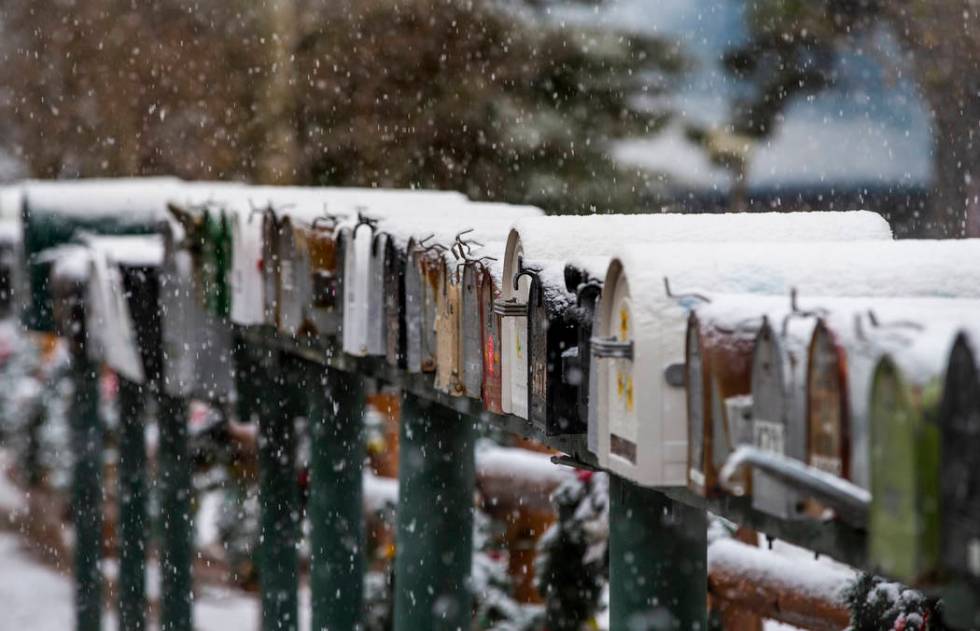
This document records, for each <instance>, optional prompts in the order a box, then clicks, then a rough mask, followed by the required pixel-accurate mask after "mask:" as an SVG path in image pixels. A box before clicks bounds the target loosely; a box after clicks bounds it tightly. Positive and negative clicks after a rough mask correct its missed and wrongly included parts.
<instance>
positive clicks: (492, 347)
mask: <svg viewBox="0 0 980 631" xmlns="http://www.w3.org/2000/svg"><path fill="white" fill-rule="evenodd" d="M497 294H498V292H497V289H496V287H495V286H494V282H493V276H491V275H490V272H489V271H484V272H483V273H482V274H481V275H480V316H481V320H482V326H481V331H482V336H483V339H482V344H483V390H482V394H483V407H485V408H486V409H487V410H488V411H490V412H493V413H494V414H502V413H503V407H502V406H501V402H500V396H501V390H502V385H501V382H500V379H501V370H500V326H501V324H500V316H498V315H497V314H496V313H494V311H493V303H494V301H495V300H496V299H497Z"/></svg>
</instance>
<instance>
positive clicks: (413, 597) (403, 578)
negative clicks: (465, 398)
mask: <svg viewBox="0 0 980 631" xmlns="http://www.w3.org/2000/svg"><path fill="white" fill-rule="evenodd" d="M401 414H402V418H401V432H400V438H399V464H398V485H399V493H398V532H397V551H396V557H395V631H414V630H416V629H445V630H456V629H469V628H470V626H471V624H472V623H471V618H472V612H471V603H472V595H471V593H470V590H469V586H468V581H469V577H470V569H471V565H472V557H473V506H474V505H473V489H474V486H475V467H474V463H473V445H474V439H473V423H472V421H471V420H470V419H468V418H465V417H461V416H460V414H458V413H457V412H454V411H452V410H450V409H448V408H445V407H442V406H439V405H437V404H435V403H431V402H429V401H426V400H424V399H420V398H418V397H416V396H414V395H411V394H408V393H405V394H404V395H403V397H402V412H401Z"/></svg>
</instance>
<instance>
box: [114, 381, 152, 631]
mask: <svg viewBox="0 0 980 631" xmlns="http://www.w3.org/2000/svg"><path fill="white" fill-rule="evenodd" d="M143 402H144V397H143V388H142V386H140V385H138V384H135V383H133V382H131V381H127V380H126V379H120V380H119V628H120V629H127V630H128V629H133V630H134V631H142V630H143V629H144V628H146V537H147V531H146V440H145V439H144V433H143Z"/></svg>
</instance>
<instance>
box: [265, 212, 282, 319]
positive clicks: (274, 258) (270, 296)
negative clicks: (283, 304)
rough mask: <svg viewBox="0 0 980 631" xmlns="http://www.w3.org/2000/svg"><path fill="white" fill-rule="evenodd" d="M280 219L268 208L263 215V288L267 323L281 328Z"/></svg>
mask: <svg viewBox="0 0 980 631" xmlns="http://www.w3.org/2000/svg"><path fill="white" fill-rule="evenodd" d="M279 232H280V226H279V219H278V218H277V217H276V213H275V212H274V211H273V210H272V209H271V208H268V209H266V210H265V212H264V213H263V214H262V286H263V291H262V295H263V299H264V302H265V323H266V324H269V325H272V326H274V327H276V328H278V327H279V305H280V301H281V296H280V295H279V286H280V283H279V273H280V272H279V268H280V253H279Z"/></svg>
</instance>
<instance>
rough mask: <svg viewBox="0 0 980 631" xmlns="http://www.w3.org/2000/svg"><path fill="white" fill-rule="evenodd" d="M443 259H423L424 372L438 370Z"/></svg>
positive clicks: (422, 355)
mask: <svg viewBox="0 0 980 631" xmlns="http://www.w3.org/2000/svg"><path fill="white" fill-rule="evenodd" d="M444 267H445V261H443V259H442V257H430V256H423V257H422V320H421V327H420V329H419V331H420V337H419V339H420V341H421V354H420V357H421V362H420V363H421V367H422V372H435V370H436V353H437V352H438V349H437V346H436V320H437V319H438V315H439V311H438V308H439V294H440V293H441V292H442V280H443V268H444Z"/></svg>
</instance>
